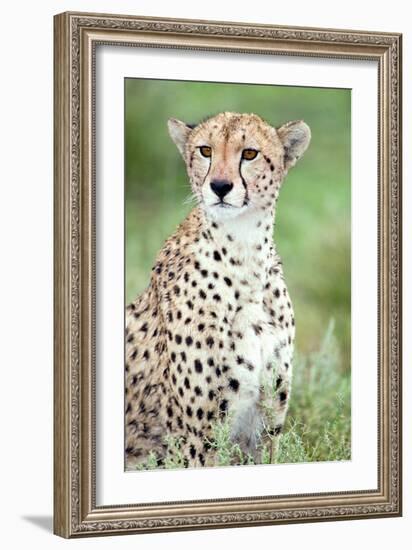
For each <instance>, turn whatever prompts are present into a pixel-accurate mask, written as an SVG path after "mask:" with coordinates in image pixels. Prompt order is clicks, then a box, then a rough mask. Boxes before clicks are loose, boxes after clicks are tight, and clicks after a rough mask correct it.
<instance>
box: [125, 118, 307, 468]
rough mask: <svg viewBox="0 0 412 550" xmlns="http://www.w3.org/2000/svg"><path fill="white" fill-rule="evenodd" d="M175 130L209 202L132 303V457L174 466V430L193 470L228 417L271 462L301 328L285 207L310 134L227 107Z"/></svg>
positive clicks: (130, 461) (209, 461) (200, 194)
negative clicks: (283, 222) (289, 181)
mask: <svg viewBox="0 0 412 550" xmlns="http://www.w3.org/2000/svg"><path fill="white" fill-rule="evenodd" d="M169 132H170V135H171V137H172V139H173V140H174V142H175V143H176V145H177V147H178V149H179V151H180V153H181V154H182V156H183V158H184V161H185V163H186V167H187V172H188V175H189V178H190V182H191V186H192V191H193V194H194V196H195V197H196V199H197V202H198V205H197V207H196V208H194V209H193V210H192V211H191V212H190V214H189V215H188V216H187V218H186V219H185V220H184V221H183V223H182V224H181V225H180V226H179V227H178V229H177V230H176V232H175V233H174V234H173V235H172V236H171V237H170V238H169V239H168V240H167V241H166V243H165V244H164V246H163V248H162V250H161V251H160V253H159V254H158V256H157V259H156V263H155V265H154V267H153V271H152V274H151V279H150V284H149V286H148V288H147V289H146V290H145V291H144V292H143V293H142V294H141V295H140V296H138V297H137V298H136V300H135V301H134V302H133V303H131V304H130V305H129V306H128V307H127V312H126V313H127V315H126V367H125V368H126V400H125V403H126V405H125V406H126V417H125V423H126V449H125V451H126V465H127V467H128V468H134V467H135V466H136V464H138V463H142V462H144V461H145V460H147V457H148V453H149V452H150V451H154V452H155V453H156V456H157V458H158V464H159V466H160V465H162V463H163V461H164V459H165V457H166V453H167V445H166V443H165V436H166V435H172V436H176V437H178V438H180V442H181V446H182V447H181V448H182V451H183V454H184V457H185V463H186V465H187V466H191V467H193V466H205V465H206V466H208V465H214V464H215V463H216V459H215V455H214V453H215V451H214V449H213V446H211V445H210V438H211V433H212V426H213V423H214V422H216V421H217V420H218V419H222V418H226V419H229V421H230V430H231V438H232V440H233V442H236V443H238V444H239V445H240V447H241V449H242V450H243V451H244V452H245V453H248V454H250V455H252V456H253V457H254V458H255V459H256V460H259V452H260V449H261V446H262V445H263V444H264V443H266V442H267V441H269V440H270V441H271V444H273V442H275V444H274V447H275V449H274V452H276V440H277V439H278V436H279V434H280V432H281V430H282V426H283V424H284V420H285V415H286V412H287V408H288V403H289V398H290V391H291V376H292V356H293V341H294V336H295V320H294V315H293V309H292V304H291V300H290V297H289V294H288V291H287V288H286V284H285V281H284V277H283V270H282V264H281V261H280V258H279V256H278V254H277V252H276V248H275V245H274V243H273V239H272V234H273V227H274V220H275V205H276V202H277V198H278V194H279V189H280V186H281V183H282V181H283V179H284V177H285V175H286V173H287V171H288V169H289V168H290V167H291V166H293V165H294V164H295V163H296V161H297V160H298V158H299V157H300V156H301V155H302V154H303V153H304V151H305V150H306V148H307V146H308V144H309V141H310V130H309V128H308V126H307V125H306V124H305V123H304V122H302V121H296V122H290V123H287V124H285V125H284V126H282V127H280V128H278V129H275V128H273V127H272V126H270V125H269V124H267V123H266V122H265V121H264V120H263V119H261V118H260V117H259V116H257V115H255V114H237V113H221V114H219V115H217V116H214V117H212V118H209V119H207V120H206V121H204V122H202V123H201V124H199V125H198V126H195V127H191V126H188V125H186V124H184V123H183V122H180V121H178V120H176V119H170V120H169ZM204 147H206V149H204ZM202 148H203V149H202ZM207 148H209V149H207ZM245 150H253V151H256V152H257V154H256V156H255V158H253V159H252V160H247V159H246V158H244V157H246V156H249V157H250V156H253V155H254V153H247V154H245V153H244V151H245ZM202 152H203V153H205V152H206V153H209V152H210V153H211V154H210V156H209V157H208V156H204V154H203V153H202ZM268 386H270V387H271V388H273V387H275V391H274V392H273V391H272V392H268V391H266V389H267V387H268Z"/></svg>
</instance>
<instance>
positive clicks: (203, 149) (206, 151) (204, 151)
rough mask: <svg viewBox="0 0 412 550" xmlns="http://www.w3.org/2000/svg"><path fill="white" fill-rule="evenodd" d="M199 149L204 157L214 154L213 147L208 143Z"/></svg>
mask: <svg viewBox="0 0 412 550" xmlns="http://www.w3.org/2000/svg"><path fill="white" fill-rule="evenodd" d="M199 151H200V154H201V155H202V157H206V158H210V157H211V156H212V148H211V147H209V146H208V145H202V146H201V147H199Z"/></svg>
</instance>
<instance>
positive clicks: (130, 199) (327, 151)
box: [125, 79, 351, 467]
mask: <svg viewBox="0 0 412 550" xmlns="http://www.w3.org/2000/svg"><path fill="white" fill-rule="evenodd" d="M125 93H126V127H125V140H126V141H125V143H126V163H125V174H126V181H125V192H126V274H125V279H126V280H125V285H126V301H127V302H130V301H131V300H132V299H134V298H135V297H136V295H138V294H139V293H140V292H142V290H143V289H144V288H145V287H146V286H147V284H148V283H149V277H150V272H151V268H152V266H153V264H154V261H155V257H156V254H157V253H158V251H159V250H160V249H161V247H162V245H163V243H164V241H165V239H166V238H168V237H169V236H170V235H171V233H172V232H173V231H174V230H175V229H176V227H177V225H178V224H179V223H180V222H181V221H182V220H183V219H184V217H185V215H186V214H187V213H188V212H189V210H190V208H191V206H190V205H189V204H187V203H185V199H186V198H187V196H188V195H189V194H190V188H189V184H188V181H187V175H186V172H185V167H184V164H183V161H182V159H181V157H180V155H179V153H178V151H177V149H176V147H175V146H174V144H173V143H172V141H171V139H170V138H169V136H168V133H167V119H168V118H169V117H177V118H180V119H182V120H185V121H187V122H196V121H198V120H201V119H202V118H204V117H205V116H208V115H210V114H213V113H217V112H220V111H224V110H232V111H238V112H256V113H257V114H259V115H261V116H262V117H264V118H265V119H266V120H267V121H268V122H270V123H272V124H273V125H275V126H277V125H280V124H282V123H284V122H286V121H288V120H296V119H303V120H305V121H306V122H307V123H308V124H309V126H310V127H311V131H312V141H311V144H310V146H309V149H308V151H307V152H306V153H305V156H304V158H303V159H302V160H300V161H299V163H298V165H297V166H296V167H295V168H293V169H292V170H291V172H290V174H289V175H288V177H287V179H286V181H285V182H284V184H283V187H282V189H281V193H280V197H279V202H278V206H277V214H276V227H275V231H274V240H275V243H276V246H277V248H278V251H279V253H280V256H281V258H282V261H283V268H284V272H285V278H286V282H287V285H288V289H289V293H290V295H291V298H292V301H293V305H294V310H295V318H296V355H295V369H294V381H293V393H292V397H291V407H290V412H289V415H288V418H287V425H286V431H285V432H284V434H283V436H282V439H281V442H280V446H279V460H280V461H282V462H297V461H312V460H340V459H347V458H348V457H349V456H350V370H351V365H350V355H351V354H350V352H351V341H350V314H351V310H350V298H351V243H350V223H351V218H350V209H351V189H350V102H351V98H350V91H349V90H337V89H320V88H297V87H280V86H253V85H240V86H239V85H230V84H227V85H226V84H217V85H216V84H209V83H197V82H173V81H150V80H132V79H130V80H127V81H126V89H125ZM332 318H333V319H334V330H333V335H331V333H330V330H329V329H328V327H330V325H329V323H330V319H332ZM325 333H326V334H327V335H328V336H326V337H325ZM223 435H224V434H223V433H222V436H223ZM175 443H176V445H177V444H178V442H175ZM221 448H222V449H223V443H222V447H221ZM222 452H223V451H222ZM222 460H223V461H224V460H227V457H226V459H225V458H224V457H223V455H222ZM172 462H173V461H172ZM175 467H179V466H178V465H175Z"/></svg>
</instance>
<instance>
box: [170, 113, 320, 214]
mask: <svg viewBox="0 0 412 550" xmlns="http://www.w3.org/2000/svg"><path fill="white" fill-rule="evenodd" d="M168 126H169V132H170V135H171V137H172V139H173V141H174V142H175V144H176V145H177V147H178V149H179V151H180V153H181V154H182V156H183V158H184V160H185V162H186V167H187V171H188V175H189V178H190V181H191V186H192V190H193V193H194V195H195V197H196V198H197V200H198V202H199V203H200V204H201V205H202V207H203V209H204V211H205V213H206V215H208V216H209V217H210V218H212V219H225V218H233V217H236V216H238V215H239V214H241V213H243V212H245V211H247V210H249V211H250V210H256V209H261V210H272V209H273V208H274V205H275V202H276V199H277V196H278V191H279V188H280V184H281V182H282V180H283V178H284V176H285V174H286V173H287V171H288V169H289V168H290V167H291V166H294V164H295V163H296V161H297V160H298V159H299V158H300V157H301V156H302V154H303V153H304V152H305V150H306V148H307V147H308V145H309V141H310V129H309V127H308V126H307V125H306V124H305V123H304V122H303V121H295V122H289V123H287V124H285V125H283V126H281V127H280V128H278V129H275V128H273V127H272V126H270V125H269V124H267V123H266V122H265V121H264V120H263V119H261V118H260V117H259V116H257V115H254V114H237V113H221V114H219V115H216V116H214V117H212V118H209V119H207V120H206V121H204V122H202V123H200V124H199V125H197V126H194V127H192V126H189V125H187V124H185V123H184V122H181V121H179V120H176V119H170V120H169V122H168Z"/></svg>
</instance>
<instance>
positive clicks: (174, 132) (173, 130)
mask: <svg viewBox="0 0 412 550" xmlns="http://www.w3.org/2000/svg"><path fill="white" fill-rule="evenodd" d="M167 127H168V129H169V134H170V137H171V138H172V140H173V141H174V142H175V145H176V146H177V148H178V149H179V151H180V154H181V155H182V157H183V159H184V158H185V148H186V143H187V138H188V137H189V134H190V132H191V131H192V127H191V126H189V125H188V124H186V123H185V122H182V121H181V120H177V118H169V120H168V121H167Z"/></svg>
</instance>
